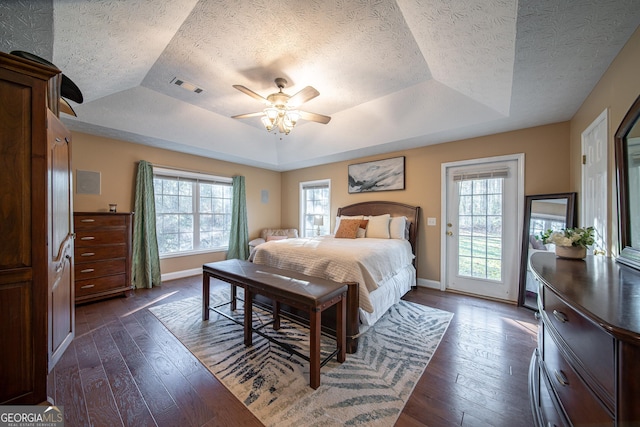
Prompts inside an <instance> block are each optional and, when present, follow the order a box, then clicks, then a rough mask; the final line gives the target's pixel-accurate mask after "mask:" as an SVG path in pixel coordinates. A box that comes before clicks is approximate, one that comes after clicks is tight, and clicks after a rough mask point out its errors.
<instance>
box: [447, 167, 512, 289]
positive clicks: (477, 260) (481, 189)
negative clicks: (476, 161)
mask: <svg viewBox="0 0 640 427" xmlns="http://www.w3.org/2000/svg"><path fill="white" fill-rule="evenodd" d="M503 180H504V179H503V178H492V179H474V180H468V181H459V182H458V192H459V198H460V202H459V203H460V205H459V208H458V209H459V210H458V212H459V214H458V215H459V216H458V221H459V227H458V234H459V237H458V254H459V255H458V269H459V270H458V273H459V274H460V275H462V276H469V277H475V278H483V279H491V280H501V278H502V215H503V210H502V187H503Z"/></svg>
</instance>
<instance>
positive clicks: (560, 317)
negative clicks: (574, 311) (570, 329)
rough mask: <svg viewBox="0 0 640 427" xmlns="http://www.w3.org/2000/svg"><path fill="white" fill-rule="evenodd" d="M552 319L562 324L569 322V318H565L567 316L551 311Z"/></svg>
mask: <svg viewBox="0 0 640 427" xmlns="http://www.w3.org/2000/svg"><path fill="white" fill-rule="evenodd" d="M553 317H555V318H556V319H558V321H560V322H562V323H566V322H568V321H569V318H568V317H567V315H566V314H564V313H563V312H561V311H558V310H553Z"/></svg>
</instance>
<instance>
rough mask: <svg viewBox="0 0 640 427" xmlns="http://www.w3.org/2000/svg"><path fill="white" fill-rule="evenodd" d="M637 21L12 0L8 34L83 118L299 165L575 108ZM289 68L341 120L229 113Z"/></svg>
mask: <svg viewBox="0 0 640 427" xmlns="http://www.w3.org/2000/svg"><path fill="white" fill-rule="evenodd" d="M639 24H640V2H638V1H634V0H628V1H620V0H618V1H603V0H590V1H584V0H582V1H577V0H550V1H539V0H521V1H515V0H470V1H465V2H452V1H449V0H433V1H429V2H428V4H425V2H422V1H419V0H397V1H390V0H362V1H344V0H306V1H282V0H269V1H266V0H265V1H251V2H250V1H233V2H232V1H215V0H201V1H197V0H173V1H162V2H159V1H150V0H127V1H116V0H101V1H70V0H64V1H63V0H53V1H42V2H33V1H31V2H30V1H12V2H3V4H2V5H0V50H2V51H6V52H8V51H10V50H25V51H29V52H32V53H35V54H36V55H39V56H42V57H43V58H46V59H49V60H51V61H52V62H53V63H55V64H56V65H57V66H58V68H60V69H61V70H62V71H63V73H64V74H65V75H67V76H68V77H70V78H71V79H72V80H73V81H74V82H75V83H76V84H77V85H78V86H79V87H80V89H81V90H82V92H83V95H84V99H85V101H84V103H83V104H75V103H73V102H72V101H70V103H71V105H72V106H73V108H74V109H75V111H76V113H77V115H78V117H77V118H73V117H71V116H66V115H65V116H63V120H64V122H65V124H66V125H67V126H68V127H69V128H70V129H71V130H74V131H80V132H86V133H90V134H96V135H101V136H107V137H112V138H117V139H123V140H126V141H132V142H135V143H140V144H146V145H151V146H157V147H162V148H167V149H171V150H176V151H181V152H187V153H192V154H198V155H202V156H206V157H212V158H217V159H221V160H227V161H233V162H238V163H242V164H247V165H252V166H258V167H264V168H268V169H273V170H290V169H296V168H300V167H305V166H312V165H318V164H323V163H327V162H332V161H339V160H348V159H353V158H357V157H361V156H365V155H374V154H381V153H387V152H391V151H395V150H399V149H405V148H413V147H418V146H425V145H429V144H436V143H442V142H447V141H452V140H457V139H462V138H469V137H475V136H480V135H487V134H492V133H497V132H504V131H509V130H514V129H520V128H525V127H530V126H537V125H543V124H548V123H555V122H560V121H565V120H569V119H570V118H571V117H572V116H573V114H574V113H575V112H576V110H577V109H578V107H579V106H580V105H581V104H582V102H583V101H584V99H585V98H586V96H587V95H588V94H589V92H590V91H591V89H592V88H593V86H594V85H595V84H596V83H597V81H598V80H599V78H600V77H601V76H602V74H603V73H604V71H605V70H606V69H607V67H608V66H609V65H610V63H611V61H612V60H613V59H614V57H615V56H616V55H617V54H618V52H619V51H620V49H621V48H622V46H623V45H624V43H625V42H626V41H627V40H628V39H629V37H630V36H631V34H632V33H633V32H634V31H635V30H636V28H637V27H638V25H639ZM276 77H284V78H286V79H287V80H288V81H289V85H288V87H287V88H286V89H285V92H286V93H289V94H293V93H295V92H297V91H298V90H300V89H302V88H303V87H305V86H307V85H310V86H313V87H315V88H316V89H318V90H319V91H320V96H318V97H317V98H315V99H313V100H311V101H310V102H308V103H307V104H305V105H304V109H305V110H308V111H312V112H317V113H321V114H325V115H330V116H331V117H332V120H331V122H330V123H329V124H327V125H322V124H317V123H313V122H303V121H300V122H299V123H298V125H297V126H296V128H295V129H294V130H293V131H292V132H291V134H289V135H287V136H285V135H283V134H275V135H274V134H269V133H267V132H266V131H265V130H264V128H263V127H262V125H261V123H260V121H259V119H258V118H252V119H245V120H235V119H231V118H230V116H232V115H236V114H242V113H248V112H254V111H259V110H260V109H261V108H262V105H261V104H260V103H259V102H258V101H256V100H255V99H253V98H250V97H248V96H247V95H245V94H243V93H241V92H239V91H237V90H235V89H234V88H233V87H232V85H234V84H240V85H244V86H246V87H248V88H250V89H252V90H254V91H256V92H258V93H260V94H261V95H263V96H266V95H268V94H269V93H272V92H276V91H277V88H276V87H275V84H274V83H273V80H274V79H275V78H276ZM175 78H178V79H181V80H184V81H187V82H190V83H193V84H195V85H196V86H198V87H200V88H202V89H203V90H202V92H201V93H199V94H196V93H194V92H190V91H187V90H185V89H184V88H181V87H179V86H177V85H175V84H173V83H172V80H173V79H175Z"/></svg>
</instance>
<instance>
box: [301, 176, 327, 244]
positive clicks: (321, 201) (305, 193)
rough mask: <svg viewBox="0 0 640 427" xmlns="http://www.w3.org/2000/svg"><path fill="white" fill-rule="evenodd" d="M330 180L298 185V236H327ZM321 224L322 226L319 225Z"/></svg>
mask: <svg viewBox="0 0 640 427" xmlns="http://www.w3.org/2000/svg"><path fill="white" fill-rule="evenodd" d="M330 200H331V180H329V179H323V180H319V181H308V182H301V183H300V235H301V236H302V237H313V236H317V235H323V234H329V233H330V232H329V224H330V223H331V221H330V218H331V216H330V215H331V206H330ZM318 222H321V223H322V225H319V224H318Z"/></svg>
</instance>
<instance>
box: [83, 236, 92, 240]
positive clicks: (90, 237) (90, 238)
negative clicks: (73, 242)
mask: <svg viewBox="0 0 640 427" xmlns="http://www.w3.org/2000/svg"><path fill="white" fill-rule="evenodd" d="M94 239H95V237H93V236H86V237H81V238H80V240H94Z"/></svg>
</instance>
